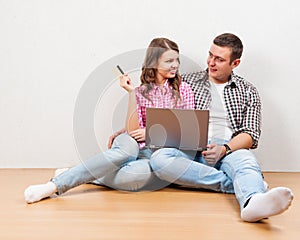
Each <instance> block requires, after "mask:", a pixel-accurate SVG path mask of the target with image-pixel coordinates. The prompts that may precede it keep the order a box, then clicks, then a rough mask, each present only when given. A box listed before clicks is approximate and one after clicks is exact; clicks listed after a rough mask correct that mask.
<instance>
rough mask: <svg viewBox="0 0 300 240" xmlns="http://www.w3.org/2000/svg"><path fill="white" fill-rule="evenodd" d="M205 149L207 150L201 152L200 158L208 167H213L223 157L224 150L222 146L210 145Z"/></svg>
mask: <svg viewBox="0 0 300 240" xmlns="http://www.w3.org/2000/svg"><path fill="white" fill-rule="evenodd" d="M206 147H207V150H206V151H203V152H202V156H203V157H204V159H205V161H206V162H207V163H208V164H209V165H215V164H216V163H217V162H218V161H219V160H220V159H221V158H222V157H223V156H224V155H225V152H226V149H225V147H224V146H219V145H217V144H215V143H211V144H208V145H207V146H206ZM224 149H225V150H224Z"/></svg>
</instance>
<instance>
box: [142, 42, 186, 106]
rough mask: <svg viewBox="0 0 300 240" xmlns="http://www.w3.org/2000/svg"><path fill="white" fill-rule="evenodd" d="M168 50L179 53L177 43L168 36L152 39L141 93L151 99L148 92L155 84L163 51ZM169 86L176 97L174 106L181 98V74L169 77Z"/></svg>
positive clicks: (144, 69) (146, 57)
mask: <svg viewBox="0 0 300 240" xmlns="http://www.w3.org/2000/svg"><path fill="white" fill-rule="evenodd" d="M168 50H174V51H176V52H178V54H179V48H178V46H177V44H176V43H175V42H173V41H171V40H169V39H167V38H155V39H153V40H152V41H151V43H150V45H149V47H148V48H147V52H146V56H145V60H144V65H143V68H142V74H141V77H140V79H141V86H143V87H142V88H141V94H142V95H143V96H144V97H145V98H147V99H148V100H150V101H151V102H152V100H151V99H150V98H149V96H148V93H149V92H150V91H151V90H152V89H153V87H154V85H155V77H156V72H157V64H158V60H159V58H160V57H161V55H162V54H163V53H165V52H166V51H168ZM168 83H169V86H171V91H172V96H173V97H174V99H175V101H174V106H175V105H176V103H177V100H178V99H180V92H179V86H180V84H181V76H180V75H179V74H178V72H177V73H176V75H175V77H174V78H170V79H168Z"/></svg>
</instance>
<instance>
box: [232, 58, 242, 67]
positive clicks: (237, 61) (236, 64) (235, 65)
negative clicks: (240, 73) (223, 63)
mask: <svg viewBox="0 0 300 240" xmlns="http://www.w3.org/2000/svg"><path fill="white" fill-rule="evenodd" d="M240 62H241V59H235V60H233V62H232V63H231V66H232V69H234V68H236V67H237V66H238V65H240Z"/></svg>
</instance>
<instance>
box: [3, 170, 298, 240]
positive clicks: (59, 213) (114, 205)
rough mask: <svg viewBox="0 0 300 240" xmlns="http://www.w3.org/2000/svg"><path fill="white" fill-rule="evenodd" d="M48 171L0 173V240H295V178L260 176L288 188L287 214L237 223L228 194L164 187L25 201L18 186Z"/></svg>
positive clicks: (85, 191) (92, 190) (79, 191)
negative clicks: (290, 194) (290, 200)
mask: <svg viewBox="0 0 300 240" xmlns="http://www.w3.org/2000/svg"><path fill="white" fill-rule="evenodd" d="M53 173H54V170H53V169H0V184H1V190H2V194H1V198H0V201H1V205H0V206H1V207H0V211H1V217H0V239H3V240H8V239H31V240H34V239H39V240H40V239H43V240H45V239H56V238H58V239H72V240H76V239H80V240H84V239H130V240H132V239H139V240H140V239H146V240H148V239H149V240H150V239H151V240H152V239H167V240H168V239H209V240H210V239H231V240H234V239H251V240H253V239H255V240H260V239H272V240H273V239H298V238H299V234H300V206H299V200H298V199H297V196H298V195H299V194H300V189H299V180H300V173H264V175H265V178H266V180H267V181H268V183H269V185H270V186H271V187H276V186H287V187H290V188H291V189H292V190H293V192H294V195H295V199H294V202H293V204H292V206H291V207H290V209H289V210H288V211H286V212H285V213H284V214H282V215H280V216H274V217H272V218H270V219H266V220H264V221H262V222H260V223H245V222H243V221H241V219H240V216H239V206H238V204H237V202H236V199H235V196H234V195H231V194H221V193H213V192H205V191H195V190H182V189H174V188H165V189H163V190H159V191H154V192H141V193H127V192H120V191H116V190H111V189H108V188H104V187H99V186H94V185H91V184H86V185H82V186H80V187H77V188H74V189H72V190H70V191H69V192H67V193H65V194H64V195H62V196H60V197H54V198H49V199H46V200H44V201H41V202H39V203H36V204H26V203H25V202H24V198H23V191H24V189H25V188H26V187H27V186H28V185H30V184H39V183H43V182H45V181H47V180H48V179H49V178H51V177H52V175H53Z"/></svg>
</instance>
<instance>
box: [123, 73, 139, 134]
mask: <svg viewBox="0 0 300 240" xmlns="http://www.w3.org/2000/svg"><path fill="white" fill-rule="evenodd" d="M120 86H121V87H122V88H124V89H125V90H126V91H127V92H128V95H129V99H128V108H127V116H126V123H125V128H126V130H127V132H129V133H130V132H132V131H134V130H136V129H139V128H140V124H139V118H138V112H137V102H136V94H135V90H134V86H133V84H132V82H131V80H130V78H129V76H128V75H127V74H124V75H122V76H121V77H120Z"/></svg>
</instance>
